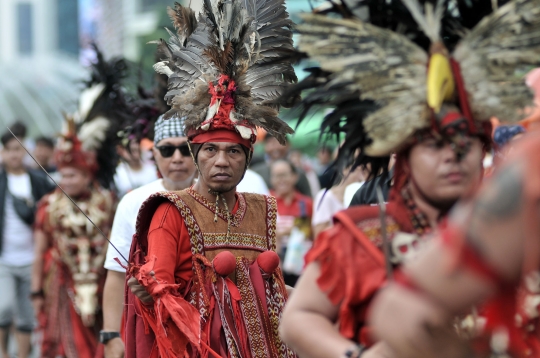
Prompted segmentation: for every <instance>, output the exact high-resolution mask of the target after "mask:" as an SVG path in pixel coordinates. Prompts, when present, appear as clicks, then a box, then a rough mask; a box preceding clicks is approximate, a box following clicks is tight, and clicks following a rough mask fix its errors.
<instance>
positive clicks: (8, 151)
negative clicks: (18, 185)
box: [2, 139, 26, 170]
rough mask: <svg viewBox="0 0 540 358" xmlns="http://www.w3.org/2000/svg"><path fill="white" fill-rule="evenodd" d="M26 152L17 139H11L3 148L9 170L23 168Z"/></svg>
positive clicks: (3, 158) (5, 164)
mask: <svg viewBox="0 0 540 358" xmlns="http://www.w3.org/2000/svg"><path fill="white" fill-rule="evenodd" d="M25 154H26V152H25V151H24V149H23V147H22V146H21V145H20V144H19V142H17V140H15V139H11V140H10V141H9V142H7V143H6V145H5V146H4V147H3V148H2V161H3V163H4V166H5V168H6V169H7V170H20V169H21V168H23V159H24V155H25Z"/></svg>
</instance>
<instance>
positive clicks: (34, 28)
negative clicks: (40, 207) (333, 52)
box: [0, 0, 319, 142]
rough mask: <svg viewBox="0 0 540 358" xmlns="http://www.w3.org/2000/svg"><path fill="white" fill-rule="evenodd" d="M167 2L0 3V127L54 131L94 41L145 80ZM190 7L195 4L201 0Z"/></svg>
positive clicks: (165, 21)
mask: <svg viewBox="0 0 540 358" xmlns="http://www.w3.org/2000/svg"><path fill="white" fill-rule="evenodd" d="M188 1H189V0H185V2H186V3H187V2H188ZM173 5H174V1H173V0H1V1H0V78H1V80H0V108H1V109H2V110H0V125H2V127H5V126H7V125H9V124H11V123H13V122H14V121H16V120H20V121H23V122H24V123H26V124H27V125H28V128H29V136H30V137H35V136H38V135H54V134H56V133H58V132H59V131H60V130H61V127H62V123H63V118H62V112H68V113H69V112H73V111H74V110H75V109H76V107H77V98H78V94H79V92H80V90H81V89H82V87H83V84H82V81H83V80H84V79H85V78H87V76H88V72H87V70H86V67H87V66H88V64H89V63H90V62H91V61H93V59H94V58H95V54H94V51H93V49H92V48H91V46H90V45H91V43H92V42H95V43H97V44H98V46H99V47H100V48H101V50H102V52H103V53H104V54H105V57H106V58H111V57H113V56H124V57H125V58H126V59H127V60H129V61H130V62H131V74H132V76H131V82H128V83H127V84H126V86H127V87H128V89H129V88H131V89H132V90H134V89H135V88H136V85H137V84H139V83H143V84H146V85H151V83H152V80H153V70H152V64H153V63H154V62H155V57H154V51H155V45H147V42H149V41H152V40H156V39H159V38H168V35H167V33H166V32H165V30H164V27H166V26H168V27H171V24H170V20H169V18H168V16H167V13H166V7H167V6H173ZM190 5H191V6H192V7H194V8H196V9H200V8H201V6H202V1H201V0H191V1H190ZM287 7H288V9H289V12H290V13H291V15H292V17H293V19H295V16H294V15H295V14H296V13H298V12H300V11H306V10H308V11H309V9H310V5H309V2H308V0H288V1H287ZM298 74H299V76H301V75H302V74H301V73H298ZM318 122H319V120H314V121H311V122H310V123H311V124H310V125H308V127H304V128H301V132H302V136H296V137H298V138H301V139H302V140H303V141H305V142H306V141H307V142H309V141H311V140H316V134H315V133H313V131H312V130H311V129H310V127H313V128H316V127H317V125H318ZM0 132H1V130H0ZM308 134H311V135H309V136H307V137H306V135H308Z"/></svg>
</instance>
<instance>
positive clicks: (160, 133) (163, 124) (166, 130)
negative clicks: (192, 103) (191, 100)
mask: <svg viewBox="0 0 540 358" xmlns="http://www.w3.org/2000/svg"><path fill="white" fill-rule="evenodd" d="M184 122H185V117H182V118H179V117H176V116H175V117H171V118H170V119H163V116H160V117H159V118H158V120H157V121H156V124H155V125H154V145H157V144H158V143H159V142H160V141H161V140H163V139H167V138H175V137H185V136H186V135H185V134H184Z"/></svg>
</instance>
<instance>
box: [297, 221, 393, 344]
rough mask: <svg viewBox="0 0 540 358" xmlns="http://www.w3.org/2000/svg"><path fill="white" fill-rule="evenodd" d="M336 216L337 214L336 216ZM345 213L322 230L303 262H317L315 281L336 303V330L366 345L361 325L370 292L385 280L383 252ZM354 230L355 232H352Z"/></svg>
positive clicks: (368, 342) (367, 337) (366, 338)
mask: <svg viewBox="0 0 540 358" xmlns="http://www.w3.org/2000/svg"><path fill="white" fill-rule="evenodd" d="M336 217H337V216H336ZM350 224H351V225H348V222H347V221H346V218H345V217H344V215H341V218H340V220H338V221H337V222H336V224H335V225H334V226H332V227H331V228H329V229H327V230H325V231H323V232H322V233H321V234H320V235H319V236H318V237H317V239H316V240H315V243H314V245H313V248H312V249H311V250H310V251H309V252H308V253H307V255H306V264H309V263H311V262H313V261H317V262H318V263H319V265H320V270H321V273H320V276H319V278H318V279H317V284H318V286H319V288H320V289H321V291H323V292H325V293H326V294H327V296H328V298H329V300H330V301H331V302H332V303H333V304H334V305H337V306H339V313H338V316H339V322H340V323H339V324H340V327H339V330H340V333H341V334H342V335H343V336H344V337H346V338H349V339H353V340H356V341H358V342H360V343H362V344H366V345H369V344H371V343H372V342H371V341H370V340H369V334H368V332H367V330H366V328H365V327H364V326H363V324H364V322H365V320H366V310H367V308H368V306H369V304H370V302H371V299H372V298H373V295H374V294H375V293H376V292H377V291H378V290H379V288H381V286H382V285H383V284H384V282H385V279H386V272H385V266H384V256H383V254H382V252H381V251H380V250H379V249H378V248H377V247H376V246H375V245H374V244H372V243H371V242H370V240H369V239H368V238H367V237H366V236H365V235H364V234H363V233H362V232H361V231H360V230H359V229H358V228H357V227H356V225H355V224H354V223H353V222H352V221H351V222H350ZM353 230H354V231H353Z"/></svg>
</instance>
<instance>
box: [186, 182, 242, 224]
mask: <svg viewBox="0 0 540 358" xmlns="http://www.w3.org/2000/svg"><path fill="white" fill-rule="evenodd" d="M186 192H187V193H188V194H189V195H191V196H192V197H193V198H194V199H195V200H197V202H199V204H201V205H202V206H204V207H206V208H207V209H208V210H210V211H211V212H212V213H215V212H216V204H215V203H211V202H209V201H208V200H206V198H205V197H203V196H202V195H200V194H199V193H197V192H196V191H195V190H193V189H192V188H189V189H186ZM237 195H238V210H237V211H236V214H234V215H232V216H231V226H235V227H238V226H240V223H241V222H242V220H243V219H244V216H245V215H246V207H247V205H246V199H245V198H244V195H242V193H237ZM217 214H218V216H219V217H220V218H221V219H223V220H224V221H227V212H226V211H225V209H223V208H221V207H220V208H218V213H217Z"/></svg>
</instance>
